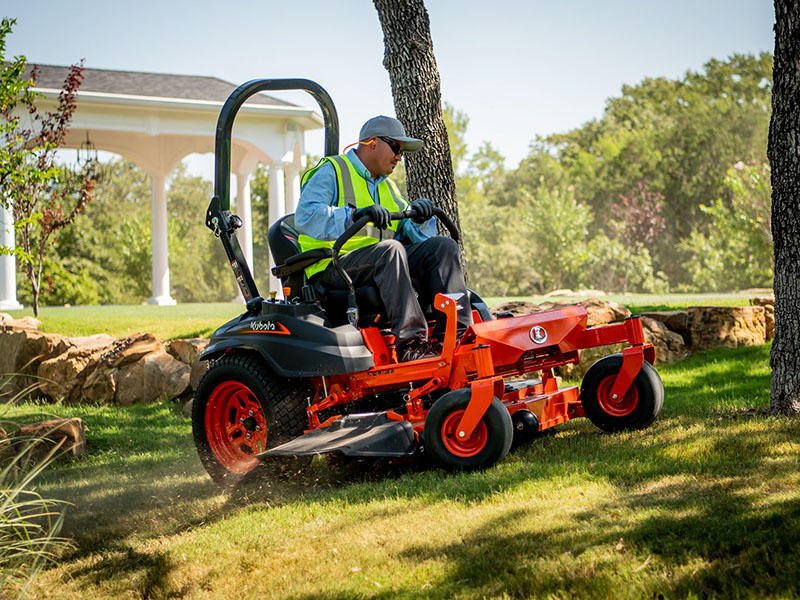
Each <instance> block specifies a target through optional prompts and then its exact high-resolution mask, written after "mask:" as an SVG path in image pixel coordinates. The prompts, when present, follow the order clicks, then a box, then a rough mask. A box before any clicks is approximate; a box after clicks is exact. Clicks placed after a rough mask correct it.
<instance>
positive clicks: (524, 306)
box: [492, 295, 775, 378]
mask: <svg viewBox="0 0 800 600" xmlns="http://www.w3.org/2000/svg"><path fill="white" fill-rule="evenodd" d="M573 304H581V305H583V306H584V307H585V308H586V312H587V314H588V319H587V321H588V326H589V327H595V326H598V325H604V324H608V323H614V322H618V321H622V320H624V319H625V318H627V317H629V316H630V314H631V313H630V311H629V310H628V309H627V308H625V307H623V306H620V305H619V304H616V303H614V302H608V301H606V300H600V299H597V298H589V299H586V300H580V301H578V302H574V303H552V302H544V303H542V304H539V305H537V304H534V303H532V302H508V303H505V304H501V305H498V306H495V307H494V308H493V309H492V313H493V314H495V315H497V314H500V313H503V312H506V313H510V314H513V315H514V316H518V315H523V314H531V313H535V312H541V311H543V310H550V309H553V308H559V307H562V306H570V305H573ZM774 305H775V298H774V296H769V295H767V296H758V297H755V298H753V299H752V300H751V306H692V307H689V308H688V309H686V310H673V311H664V312H651V313H643V314H642V315H641V317H642V327H643V329H644V336H645V339H646V340H647V342H648V343H650V344H653V346H655V348H656V364H660V363H671V362H675V361H678V360H683V359H685V358H687V357H688V356H690V355H691V354H692V353H693V352H699V351H702V350H709V349H711V348H721V347H722V348H736V347H738V346H758V345H762V344H765V343H767V342H768V341H769V340H771V339H772V337H773V336H774V332H775V317H774V315H775V310H774ZM624 346H625V344H618V345H616V346H601V347H598V348H587V349H586V350H583V351H582V352H581V362H580V364H578V365H567V366H565V367H561V368H560V374H561V375H562V376H564V377H569V378H580V377H582V376H583V375H584V374H585V373H586V371H587V370H588V369H589V367H590V366H591V365H592V363H594V362H595V361H596V360H598V359H599V358H601V357H603V356H606V355H608V354H613V353H614V352H619V351H621V349H622V348H623V347H624Z"/></svg>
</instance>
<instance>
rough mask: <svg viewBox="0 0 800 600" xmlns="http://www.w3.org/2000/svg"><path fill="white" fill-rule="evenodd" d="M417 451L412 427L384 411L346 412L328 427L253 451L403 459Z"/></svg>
mask: <svg viewBox="0 0 800 600" xmlns="http://www.w3.org/2000/svg"><path fill="white" fill-rule="evenodd" d="M416 451H417V438H416V436H415V435H414V428H413V427H412V425H411V423H409V422H408V421H390V420H389V418H388V417H387V416H386V413H367V414H360V415H349V416H346V417H342V418H341V419H337V420H336V421H334V422H333V423H331V424H330V425H329V426H328V427H320V428H319V429H315V430H314V431H310V432H309V433H306V434H305V435H301V436H300V437H298V438H295V439H293V440H292V441H290V442H286V443H285V444H281V445H280V446H276V447H275V448H272V449H270V450H267V451H265V452H262V453H261V454H257V455H256V456H257V458H259V459H264V458H268V457H270V456H304V455H305V456H307V455H313V454H325V453H327V452H341V453H342V454H344V455H345V456H385V457H390V458H403V457H408V456H413V455H414V453H415V452H416Z"/></svg>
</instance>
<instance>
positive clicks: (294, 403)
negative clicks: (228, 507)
mask: <svg viewBox="0 0 800 600" xmlns="http://www.w3.org/2000/svg"><path fill="white" fill-rule="evenodd" d="M311 396H312V390H311V386H310V384H309V382H308V381H307V380H303V379H286V378H283V377H278V376H277V375H275V373H274V372H273V371H272V369H270V368H269V366H267V365H266V364H265V362H264V361H263V360H262V359H261V358H260V357H258V356H256V355H252V354H241V353H239V354H237V353H229V354H226V355H224V356H223V357H222V358H220V359H219V360H218V361H216V362H214V363H213V364H211V365H210V366H209V369H208V371H206V374H205V375H204V376H203V378H202V379H201V380H200V383H199V385H198V386H197V392H196V393H195V397H194V403H193V406H192V433H193V436H194V443H195V446H196V447H197V453H198V454H199V456H200V461H201V462H202V463H203V466H204V467H205V469H206V471H208V474H209V475H211V478H212V479H213V480H214V481H216V482H217V483H221V484H226V485H232V484H235V483H238V482H239V481H240V480H241V479H242V478H243V477H244V476H245V475H247V474H248V473H249V472H251V471H252V470H253V469H254V468H255V467H257V466H258V465H259V461H258V459H256V458H255V455H256V454H258V453H259V452H262V451H264V450H267V449H269V448H272V447H275V446H277V445H279V444H282V443H284V442H287V441H289V440H290V439H292V438H294V437H297V436H298V435H301V434H302V433H303V430H304V429H306V428H307V427H308V418H307V416H306V407H307V406H308V400H309V398H311ZM286 466H287V464H286V461H284V464H283V467H286ZM291 466H299V465H291Z"/></svg>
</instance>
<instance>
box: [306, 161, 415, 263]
mask: <svg viewBox="0 0 800 600" xmlns="http://www.w3.org/2000/svg"><path fill="white" fill-rule="evenodd" d="M326 162H329V163H331V164H332V165H333V168H334V169H335V170H336V183H337V185H338V188H339V203H338V206H347V205H348V204H352V205H353V206H355V207H356V208H364V207H366V206H371V205H372V204H375V202H374V201H373V200H372V196H370V194H369V190H368V189H367V182H366V181H365V180H364V178H363V177H362V176H361V175H359V174H358V171H356V169H355V167H353V163H351V162H350V160H349V159H348V158H347V157H346V156H345V155H343V154H342V155H339V156H326V157H325V158H323V159H322V160H321V161H320V162H319V164H318V165H317V166H315V167H314V168H313V169H310V170H309V171H307V172H306V173H305V175H303V180H302V183H301V185H305V184H306V182H307V181H308V180H309V179H311V177H313V175H314V173H316V172H317V169H319V168H320V167H321V166H322V165H323V164H324V163H326ZM378 200H379V202H380V205H381V206H383V207H385V208H386V209H388V210H389V212H401V211H403V210H405V209H406V208H407V207H408V203H406V201H405V200H403V198H402V197H401V196H400V192H399V190H398V189H397V186H396V185H395V184H394V182H393V181H391V180H389V179H384V180H383V181H382V182H381V183H380V184H379V185H378ZM398 224H399V221H392V222H391V223H390V224H389V228H388V229H386V230H384V231H381V230H380V229H378V228H377V227H375V226H374V225H373V224H372V223H368V224H367V226H366V227H364V228H362V229H361V230H360V231H358V232H357V233H356V234H355V235H354V236H353V237H351V238H350V239H349V240H348V241H347V242H346V243H345V244H344V246H342V249H341V250H340V252H339V254H340V255H342V254H345V253H346V252H350V251H351V250H355V249H357V248H363V247H364V246H369V245H370V244H376V243H378V241H379V240H381V239H391V238H394V236H395V234H396V233H397V226H398ZM297 241H298V242H299V243H300V251H301V252H305V251H306V250H313V249H314V248H333V244H334V242H328V241H326V240H318V239H315V238H312V237H310V236H307V235H305V234H303V233H301V234H300V235H299V236H298V238H297ZM330 262H331V259H330V258H325V259H323V260H320V261H318V262H315V263H314V264H313V265H311V266H309V267H306V269H305V271H306V277H311V276H312V275H315V274H317V273H319V272H321V271H324V270H325V269H326V268H327V267H328V264H330Z"/></svg>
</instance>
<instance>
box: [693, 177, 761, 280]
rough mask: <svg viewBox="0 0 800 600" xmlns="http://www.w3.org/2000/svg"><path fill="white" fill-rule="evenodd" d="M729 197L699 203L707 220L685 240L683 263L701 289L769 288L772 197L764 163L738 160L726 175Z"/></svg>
mask: <svg viewBox="0 0 800 600" xmlns="http://www.w3.org/2000/svg"><path fill="white" fill-rule="evenodd" d="M724 183H725V186H726V188H727V190H728V194H727V198H726V199H725V200H723V199H717V200H716V201H715V202H714V203H713V204H709V205H701V206H700V208H701V210H702V211H703V212H704V213H706V214H707V215H709V216H710V218H711V223H710V224H709V225H707V226H705V227H700V228H698V229H696V230H695V231H693V232H692V234H691V235H690V236H689V237H688V238H687V239H686V240H685V241H684V243H683V246H682V247H683V248H684V249H685V250H687V251H688V252H690V253H691V258H690V259H689V260H688V261H687V262H686V264H685V266H686V269H687V270H688V271H689V273H691V274H692V276H693V278H694V281H695V282H696V283H697V284H699V285H700V286H702V287H703V288H704V289H707V290H711V291H727V290H733V289H743V288H748V287H772V268H773V250H772V229H771V223H770V215H771V211H772V195H771V186H770V168H769V164H768V163H766V162H761V163H754V164H748V165H745V164H744V163H742V162H739V163H737V164H736V165H734V166H733V167H732V168H731V169H729V170H728V175H727V177H726V178H725V181H724Z"/></svg>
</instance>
